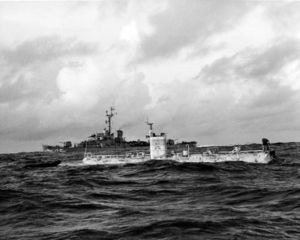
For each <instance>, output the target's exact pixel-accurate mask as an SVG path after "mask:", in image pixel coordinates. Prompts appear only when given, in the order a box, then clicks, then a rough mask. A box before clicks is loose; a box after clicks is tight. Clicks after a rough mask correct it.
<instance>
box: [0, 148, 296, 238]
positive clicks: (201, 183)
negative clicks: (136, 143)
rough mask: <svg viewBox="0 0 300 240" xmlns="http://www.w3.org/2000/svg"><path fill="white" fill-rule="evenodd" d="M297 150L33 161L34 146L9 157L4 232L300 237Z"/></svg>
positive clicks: (1, 184) (2, 198) (0, 208)
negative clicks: (270, 157)
mask: <svg viewBox="0 0 300 240" xmlns="http://www.w3.org/2000/svg"><path fill="white" fill-rule="evenodd" d="M283 155H284V154H283ZM285 156H287V153H285ZM27 158H28V157H27ZM50 158H52V159H57V158H58V156H57V155H53V156H52V157H51V156H50ZM297 158H299V156H298V155H293V156H291V155H290V156H289V157H288V161H286V162H285V164H283V165H259V164H245V163H221V164H201V163H176V162H172V161H153V160H151V161H147V162H144V163H137V164H127V165H123V166H111V165H107V166H99V165H98V166H85V165H82V164H80V160H81V159H80V158H78V159H75V160H74V159H72V161H69V160H64V161H63V163H62V164H60V165H59V166H58V167H53V168H24V167H22V164H20V163H19V162H20V160H22V159H26V154H23V155H21V156H19V157H18V156H14V159H12V158H11V157H9V155H7V156H2V158H1V162H0V239H300V162H299V160H298V159H297Z"/></svg>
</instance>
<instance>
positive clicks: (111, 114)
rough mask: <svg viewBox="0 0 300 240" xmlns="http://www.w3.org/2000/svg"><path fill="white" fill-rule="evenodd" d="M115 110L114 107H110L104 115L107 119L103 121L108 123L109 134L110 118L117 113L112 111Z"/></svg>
mask: <svg viewBox="0 0 300 240" xmlns="http://www.w3.org/2000/svg"><path fill="white" fill-rule="evenodd" d="M114 111H115V108H114V107H110V109H109V111H108V110H106V111H105V112H106V117H107V120H106V121H105V123H106V124H107V125H108V134H109V136H111V119H112V117H113V116H114V115H116V114H117V113H116V112H114Z"/></svg>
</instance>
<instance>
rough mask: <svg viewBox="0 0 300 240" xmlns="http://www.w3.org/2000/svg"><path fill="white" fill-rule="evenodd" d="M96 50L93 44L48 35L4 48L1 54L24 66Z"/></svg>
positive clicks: (4, 60) (10, 60) (12, 63)
mask: <svg viewBox="0 0 300 240" xmlns="http://www.w3.org/2000/svg"><path fill="white" fill-rule="evenodd" d="M96 50H97V49H96V46H95V45H93V44H86V43H81V42H78V41H76V40H74V39H64V40H62V39H61V38H59V37H58V36H46V37H40V38H37V39H34V40H28V41H25V42H22V43H21V44H19V45H17V46H16V47H15V48H13V49H7V48H5V49H2V50H0V54H1V58H2V61H3V62H6V63H8V64H11V65H14V66H22V67H24V66H26V65H28V64H33V63H37V62H40V63H44V62H47V61H51V60H54V59H55V60H57V59H58V58H60V57H66V56H74V55H75V56H76V55H90V54H95V52H96Z"/></svg>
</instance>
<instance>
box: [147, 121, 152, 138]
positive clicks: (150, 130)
mask: <svg viewBox="0 0 300 240" xmlns="http://www.w3.org/2000/svg"><path fill="white" fill-rule="evenodd" d="M146 124H147V125H148V126H149V137H152V136H153V131H152V130H153V123H151V122H149V121H148V119H147V122H146Z"/></svg>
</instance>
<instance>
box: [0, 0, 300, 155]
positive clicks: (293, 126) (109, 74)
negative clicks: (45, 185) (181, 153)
mask: <svg viewBox="0 0 300 240" xmlns="http://www.w3.org/2000/svg"><path fill="white" fill-rule="evenodd" d="M299 12H300V2H299V1H289V0H286V1H284V0H276V1H275V0H261V1H260V0H252V1H250V0H238V1H237V0H169V1H168V0H142V1H141V0H103V1H77V2H75V1H72V2H71V1H65V2H64V1H51V2H50V1H40V2H36V1H33V2H30V1H23V2H19V1H7V2H3V1H1V2H0V117H1V121H0V152H3V153H4V152H20V151H35V150H36V151H38V150H41V149H42V144H59V143H60V142H61V141H66V140H71V141H72V142H80V141H83V140H85V139H86V138H87V137H88V136H89V135H91V134H92V133H95V132H102V131H103V128H104V127H105V124H104V121H105V110H106V109H108V108H109V107H110V106H114V107H115V108H116V111H117V115H116V116H115V117H114V118H113V129H114V130H117V129H122V130H123V131H124V135H125V137H126V139H127V140H133V139H142V140H144V139H145V135H146V133H147V131H148V127H147V126H146V124H145V121H146V119H147V118H148V119H149V120H150V121H151V122H154V129H155V130H156V131H157V132H166V133H167V134H168V137H169V138H172V139H178V140H182V141H183V140H195V141H197V142H198V143H199V144H234V143H250V142H260V141H261V138H262V137H267V138H269V139H270V141H271V142H279V141H281V142H287V141H300V79H299V78H300V14H299Z"/></svg>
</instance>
